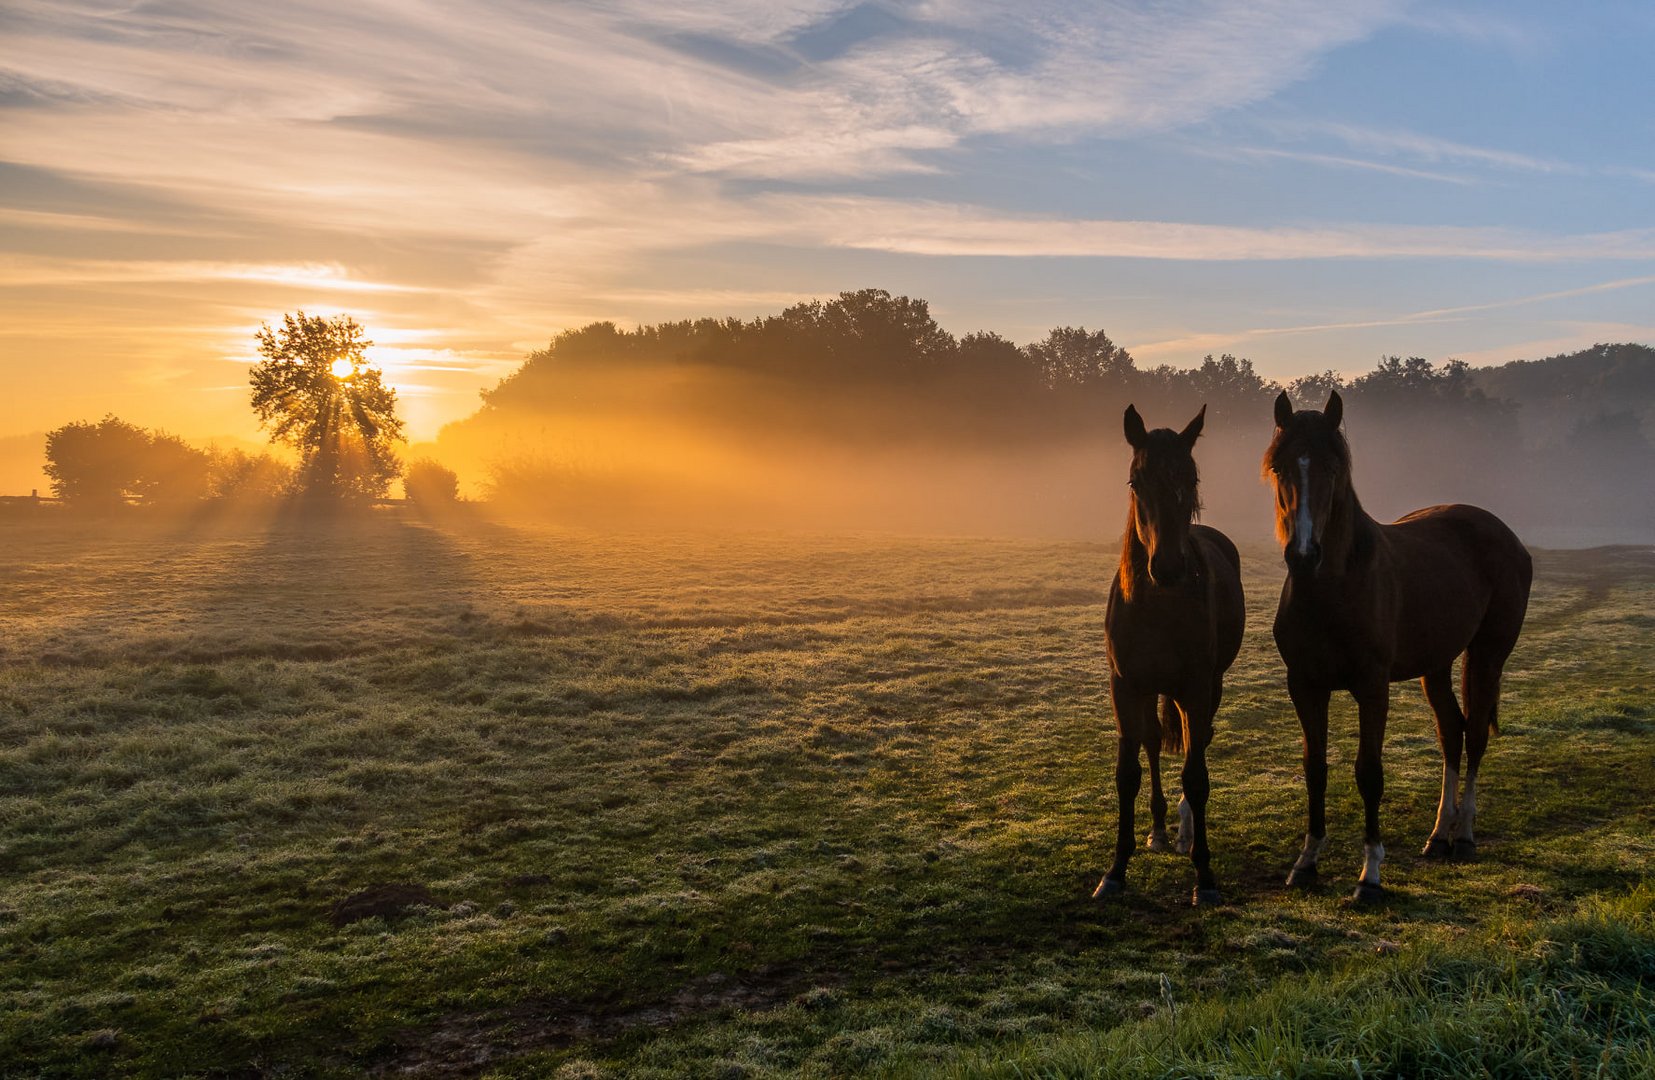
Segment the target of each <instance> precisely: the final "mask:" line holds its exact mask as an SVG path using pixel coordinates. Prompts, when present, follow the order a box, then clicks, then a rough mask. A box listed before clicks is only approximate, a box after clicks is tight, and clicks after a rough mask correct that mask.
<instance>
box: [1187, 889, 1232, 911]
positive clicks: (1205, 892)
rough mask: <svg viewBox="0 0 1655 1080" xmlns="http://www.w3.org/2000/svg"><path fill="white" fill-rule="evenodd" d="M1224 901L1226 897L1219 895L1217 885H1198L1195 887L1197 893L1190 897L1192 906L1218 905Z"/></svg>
mask: <svg viewBox="0 0 1655 1080" xmlns="http://www.w3.org/2000/svg"><path fill="white" fill-rule="evenodd" d="M1223 902H1224V897H1223V896H1221V895H1219V892H1218V889H1217V888H1216V887H1214V888H1211V889H1203V888H1201V887H1200V886H1199V885H1198V886H1196V889H1195V895H1194V896H1192V897H1190V906H1191V907H1216V906H1217V905H1219V904H1222V903H1223Z"/></svg>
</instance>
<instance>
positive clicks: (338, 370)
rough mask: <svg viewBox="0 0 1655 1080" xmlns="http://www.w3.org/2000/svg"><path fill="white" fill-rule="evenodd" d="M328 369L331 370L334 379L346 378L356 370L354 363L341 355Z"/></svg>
mask: <svg viewBox="0 0 1655 1080" xmlns="http://www.w3.org/2000/svg"><path fill="white" fill-rule="evenodd" d="M328 370H330V371H332V372H333V377H334V378H335V379H348V378H350V377H351V375H352V373H354V372H355V371H356V365H355V364H353V363H351V362H350V361H349V360H347V359H346V358H345V357H343V356H341V357H340V358H339V359H337V360H335V361H334V362H333V366H332V367H331V368H329V369H328Z"/></svg>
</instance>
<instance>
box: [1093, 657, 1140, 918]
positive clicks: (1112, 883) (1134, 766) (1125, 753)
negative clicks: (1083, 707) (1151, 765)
mask: <svg viewBox="0 0 1655 1080" xmlns="http://www.w3.org/2000/svg"><path fill="white" fill-rule="evenodd" d="M1109 696H1110V699H1111V700H1112V701H1113V702H1114V705H1115V726H1116V728H1118V729H1119V732H1120V738H1119V741H1118V742H1117V743H1116V748H1115V794H1116V796H1117V797H1118V800H1119V803H1120V818H1119V821H1118V826H1117V828H1116V830H1115V862H1114V864H1113V865H1112V866H1110V868H1109V872H1108V873H1107V874H1105V875H1104V876H1103V880H1102V881H1100V882H1098V887H1097V888H1096V889H1094V890H1093V891H1092V896H1093V898H1094V899H1096V898H1098V897H1103V896H1109V895H1111V894H1113V893H1118V892H1120V891H1121V890H1123V889H1125V888H1126V864H1127V861H1128V860H1130V859H1131V858H1132V847H1133V842H1132V832H1133V826H1132V813H1133V807H1134V806H1135V805H1136V803H1137V801H1138V785H1139V784H1140V782H1141V781H1142V780H1143V766H1142V765H1139V764H1138V743H1139V741H1140V738H1141V736H1142V732H1143V724H1142V723H1141V722H1140V718H1141V717H1142V716H1143V711H1144V707H1145V706H1144V695H1142V694H1138V693H1134V692H1132V691H1131V690H1129V689H1128V688H1127V687H1126V686H1124V685H1122V683H1121V680H1120V679H1119V678H1118V677H1111V678H1110V680H1109ZM1154 707H1155V698H1154V695H1150V696H1149V708H1154Z"/></svg>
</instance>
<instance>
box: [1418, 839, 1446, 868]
mask: <svg viewBox="0 0 1655 1080" xmlns="http://www.w3.org/2000/svg"><path fill="white" fill-rule="evenodd" d="M1420 854H1421V855H1423V856H1425V857H1426V858H1427V859H1432V860H1435V861H1437V862H1442V861H1444V860H1446V859H1447V858H1448V841H1447V840H1444V839H1443V838H1442V837H1440V836H1433V837H1431V839H1429V840H1427V841H1425V847H1424V849H1423V850H1422V851H1420Z"/></svg>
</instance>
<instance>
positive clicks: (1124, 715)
mask: <svg viewBox="0 0 1655 1080" xmlns="http://www.w3.org/2000/svg"><path fill="white" fill-rule="evenodd" d="M1206 416H1207V409H1206V406H1202V407H1201V412H1200V413H1198V414H1197V415H1196V417H1195V419H1194V420H1191V421H1190V422H1189V425H1188V426H1187V427H1185V428H1184V430H1183V431H1173V430H1171V429H1170V428H1160V429H1157V430H1155V431H1145V430H1144V422H1143V420H1142V418H1140V417H1139V416H1138V410H1137V409H1135V408H1133V407H1132V406H1130V405H1129V406H1127V409H1126V441H1127V442H1129V443H1131V444H1132V471H1131V473H1130V479H1129V480H1128V481H1127V486H1128V487H1129V488H1131V500H1130V507H1131V510H1130V513H1129V514H1128V517H1127V523H1126V537H1125V539H1124V540H1123V541H1122V542H1121V565H1120V569H1119V570H1118V571H1117V572H1116V574H1115V581H1114V584H1113V585H1112V586H1111V587H1110V589H1109V607H1108V609H1107V612H1106V614H1105V615H1104V635H1105V642H1106V646H1107V649H1108V655H1109V696H1110V699H1111V700H1112V701H1113V703H1114V706H1115V725H1116V727H1117V728H1118V729H1119V731H1120V742H1119V745H1118V747H1117V753H1116V758H1115V790H1116V794H1117V795H1118V796H1119V799H1120V826H1119V830H1118V832H1117V833H1116V837H1115V863H1114V865H1113V866H1112V867H1110V869H1109V873H1108V874H1106V875H1105V876H1104V879H1103V881H1101V882H1100V883H1099V884H1098V887H1097V891H1096V892H1094V893H1093V894H1092V895H1093V896H1094V897H1101V896H1107V895H1109V894H1112V893H1118V892H1120V891H1121V890H1122V889H1124V888H1125V887H1126V863H1127V860H1128V859H1130V858H1131V856H1132V849H1133V846H1134V845H1133V826H1132V813H1133V804H1134V803H1135V802H1136V801H1137V798H1138V784H1139V781H1140V780H1141V778H1142V769H1141V767H1140V766H1139V764H1138V748H1139V746H1142V747H1143V748H1144V749H1145V751H1146V752H1147V753H1148V756H1149V791H1150V800H1149V806H1150V814H1151V817H1152V827H1151V831H1150V834H1149V848H1150V850H1151V851H1165V850H1167V836H1166V817H1167V802H1166V798H1165V796H1163V795H1162V794H1161V749H1162V747H1163V745H1164V746H1165V748H1166V749H1168V750H1178V749H1180V748H1181V749H1183V751H1184V771H1183V777H1182V780H1183V788H1184V794H1183V798H1182V799H1180V800H1179V804H1178V813H1179V828H1178V850H1179V851H1187V852H1189V854H1190V858H1191V860H1192V861H1193V862H1194V863H1195V875H1196V876H1195V881H1196V885H1195V903H1197V904H1211V903H1216V902H1217V901H1218V899H1219V895H1218V885H1217V882H1216V881H1215V880H1214V878H1213V873H1212V867H1211V856H1210V854H1209V852H1208V850H1207V744H1208V743H1210V742H1211V741H1212V735H1213V714H1214V713H1216V712H1217V711H1218V701H1219V698H1220V696H1221V695H1222V693H1223V690H1224V672H1225V671H1227V670H1228V669H1229V667H1230V664H1231V663H1232V662H1233V661H1234V660H1235V658H1236V653H1237V652H1239V651H1240V649H1241V631H1242V624H1243V622H1244V621H1245V618H1246V611H1245V608H1244V606H1243V603H1242V595H1241V560H1240V557H1239V556H1237V554H1236V549H1235V545H1234V544H1232V543H1230V540H1229V538H1228V537H1226V536H1225V535H1224V534H1223V533H1221V532H1219V531H1218V530H1217V529H1209V528H1207V527H1206V526H1204V525H1194V524H1191V518H1193V517H1194V516H1195V514H1196V512H1197V511H1198V510H1199V509H1200V506H1201V503H1200V500H1199V498H1198V497H1197V494H1196V483H1197V479H1198V478H1197V475H1196V469H1195V458H1194V457H1193V456H1191V451H1192V450H1193V449H1194V447H1195V440H1196V439H1197V438H1199V437H1200V435H1201V427H1202V425H1203V424H1204V423H1205V422H1206ZM1163 695H1164V696H1163ZM1157 698H1160V706H1161V709H1160V718H1159V720H1157V719H1156V703H1157ZM1175 709H1176V711H1175Z"/></svg>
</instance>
